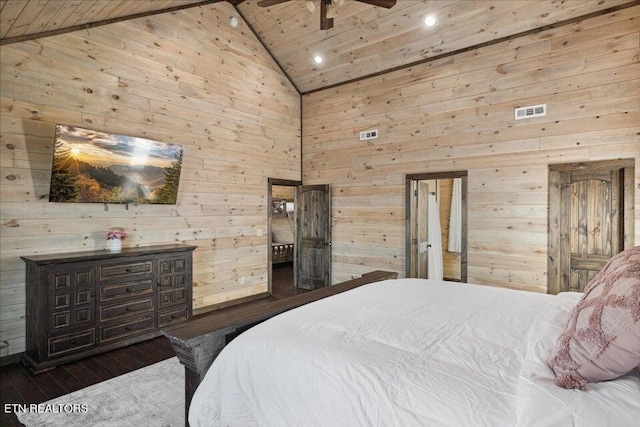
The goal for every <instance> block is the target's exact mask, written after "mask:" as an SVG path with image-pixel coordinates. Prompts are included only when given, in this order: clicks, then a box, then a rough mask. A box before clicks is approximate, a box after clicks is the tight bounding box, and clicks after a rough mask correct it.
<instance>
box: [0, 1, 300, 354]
mask: <svg viewBox="0 0 640 427" xmlns="http://www.w3.org/2000/svg"><path fill="white" fill-rule="evenodd" d="M234 14H235V11H234V9H233V7H232V6H230V5H229V4H228V3H227V2H221V3H216V4H213V5H209V6H204V7H196V8H191V9H185V10H182V11H179V12H175V13H170V14H161V15H155V16H153V17H149V18H140V19H137V20H132V21H125V22H121V23H117V24H111V25H108V26H103V27H97V28H94V29H91V30H87V31H80V32H76V33H69V34H64V35H58V36H54V37H49V38H45V39H39V40H36V41H32V42H23V43H17V44H11V45H6V46H3V47H2V49H1V50H0V60H1V63H2V64H1V65H2V71H1V91H0V96H1V99H0V101H1V113H2V114H1V119H0V128H1V136H0V138H1V140H2V144H1V148H0V150H1V151H0V155H1V162H2V163H1V166H0V169H1V172H2V173H1V175H0V176H1V177H2V178H1V180H2V187H1V188H0V196H1V205H0V207H1V224H2V227H1V233H2V235H1V249H2V251H1V252H2V255H1V257H0V276H1V282H0V283H1V285H0V342H2V343H3V345H1V346H0V348H2V350H0V356H2V355H6V354H13V353H17V352H20V351H23V350H24V328H25V318H24V315H25V289H24V280H25V277H24V275H25V273H24V265H23V262H22V261H21V260H20V255H26V254H36V253H38V254H44V253H57V252H71V251H80V250H84V249H101V248H105V247H106V241H105V237H104V235H105V231H106V230H107V228H109V227H113V226H119V227H124V228H125V229H126V232H127V233H128V236H127V239H126V240H125V241H124V246H125V247H126V246H135V245H141V246H142V245H152V244H161V243H170V242H184V243H189V244H194V245H197V246H198V249H197V250H196V252H195V254H194V280H195V284H194V285H195V288H194V308H196V309H198V308H202V307H205V306H208V305H211V304H216V303H219V302H222V301H225V300H228V299H232V298H238V297H243V296H247V295H252V294H256V293H261V292H266V291H267V236H266V230H267V206H266V202H267V178H268V177H273V178H280V179H288V180H300V178H301V176H300V97H299V95H298V93H297V92H296V90H295V89H294V88H293V86H292V85H291V84H290V82H289V81H288V80H287V79H286V78H285V76H284V75H283V74H282V73H281V71H279V69H278V67H277V66H276V65H275V63H274V62H273V60H272V59H271V57H270V56H269V55H268V54H267V52H266V51H265V50H264V48H263V47H262V46H261V45H260V43H259V42H258V41H257V39H256V38H255V36H254V35H253V34H252V33H251V31H250V30H248V28H247V27H246V25H244V24H242V23H241V25H240V26H239V27H238V28H236V29H233V28H231V27H230V26H229V25H228V19H229V16H231V15H234ZM57 123H63V124H69V125H75V126H83V127H88V128H91V129H97V130H101V131H107V132H113V133H121V134H125V135H133V136H141V137H146V138H150V139H155V140H158V141H165V142H176V143H181V144H184V145H185V155H184V163H183V168H182V177H181V182H180V188H179V194H178V203H177V205H173V206H159V205H131V206H129V209H128V210H126V209H125V206H124V205H110V206H109V210H108V211H106V210H105V208H104V206H103V205H101V204H61V203H49V202H48V191H49V177H50V174H51V161H52V153H53V137H54V128H55V125H56V124H57ZM241 282H244V284H241ZM7 345H8V347H7Z"/></svg>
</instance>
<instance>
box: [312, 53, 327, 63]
mask: <svg viewBox="0 0 640 427" xmlns="http://www.w3.org/2000/svg"><path fill="white" fill-rule="evenodd" d="M322 61H324V59H322V56H320V55H316V56H314V57H313V62H315V63H316V64H322Z"/></svg>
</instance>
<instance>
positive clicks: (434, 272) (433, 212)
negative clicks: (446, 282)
mask: <svg viewBox="0 0 640 427" xmlns="http://www.w3.org/2000/svg"><path fill="white" fill-rule="evenodd" d="M427 200H428V202H429V203H428V205H427V234H428V237H427V239H428V240H429V244H430V245H431V246H430V247H429V250H428V251H427V278H428V279H433V280H442V274H443V273H442V230H441V228H440V207H439V206H438V200H437V199H436V195H435V194H432V193H429V196H428V197H427Z"/></svg>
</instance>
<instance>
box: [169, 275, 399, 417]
mask: <svg viewBox="0 0 640 427" xmlns="http://www.w3.org/2000/svg"><path fill="white" fill-rule="evenodd" d="M397 277H398V273H394V272H390V271H380V270H376V271H373V272H371V273H367V274H364V275H362V277H359V278H356V279H353V280H349V281H346V282H343V283H339V284H337V285H334V286H329V287H326V288H320V289H316V290H313V291H309V292H305V293H303V294H298V295H295V296H292V297H288V298H284V299H279V300H276V299H275V298H271V297H267V298H263V299H261V300H257V301H252V302H248V303H244V304H239V305H236V306H233V307H227V308H223V309H220V310H217V311H214V312H210V313H206V314H202V315H199V316H195V317H194V318H193V319H191V320H190V321H188V322H185V323H182V324H180V325H178V326H175V327H172V328H167V329H163V330H162V333H163V334H164V335H165V336H166V337H167V338H168V339H169V341H170V342H171V345H172V346H173V348H174V350H175V352H176V355H177V356H178V359H179V360H180V362H181V363H182V364H183V365H184V368H185V376H184V379H185V425H186V426H188V425H189V422H188V416H189V406H190V405H191V399H192V397H193V394H194V393H195V390H196V388H197V387H198V384H200V382H201V381H202V379H203V378H204V375H205V374H206V373H207V370H208V369H209V366H211V364H212V363H213V361H214V360H215V358H216V357H217V356H218V354H220V352H221V351H222V349H223V348H224V346H225V345H227V344H228V343H229V342H230V341H231V340H232V339H233V338H235V337H236V336H238V335H239V334H241V333H242V332H244V331H246V330H247V329H249V328H251V327H252V326H255V325H257V324H259V323H261V322H263V321H265V320H267V319H269V318H271V317H273V316H276V315H278V314H280V313H284V312H285V311H288V310H291V309H293V308H296V307H300V306H302V305H305V304H308V303H310V302H313V301H317V300H319V299H322V298H326V297H328V296H331V295H335V294H339V293H341V292H344V291H348V290H350V289H354V288H357V287H358V286H362V285H366V284H368V283H373V282H379V281H381V280H386V279H395V278H397Z"/></svg>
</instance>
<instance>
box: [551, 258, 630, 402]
mask: <svg viewBox="0 0 640 427" xmlns="http://www.w3.org/2000/svg"><path fill="white" fill-rule="evenodd" d="M638 364H640V246H636V247H635V248H632V249H628V250H626V251H624V252H621V253H619V254H618V255H616V256H614V257H613V258H611V259H610V260H609V261H608V262H607V264H606V265H605V266H604V267H603V268H602V270H601V271H600V272H599V273H598V274H597V275H596V277H594V278H593V280H591V282H589V284H588V285H587V287H586V288H585V290H584V295H583V296H582V299H581V300H580V302H579V303H578V305H577V306H576V307H575V308H574V309H573V312H572V313H571V317H570V319H569V323H568V325H567V326H566V328H565V331H564V333H563V334H562V335H560V337H559V338H558V342H557V343H556V346H555V348H554V350H553V352H552V354H551V358H550V359H549V366H550V367H551V369H553V372H554V373H555V375H556V381H555V382H556V384H557V385H559V386H560V387H563V388H578V389H580V390H584V389H585V388H586V385H587V382H599V381H606V380H612V379H615V378H618V377H620V376H622V375H624V374H626V373H628V372H629V371H631V370H632V369H633V368H635V367H636V366H638Z"/></svg>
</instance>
